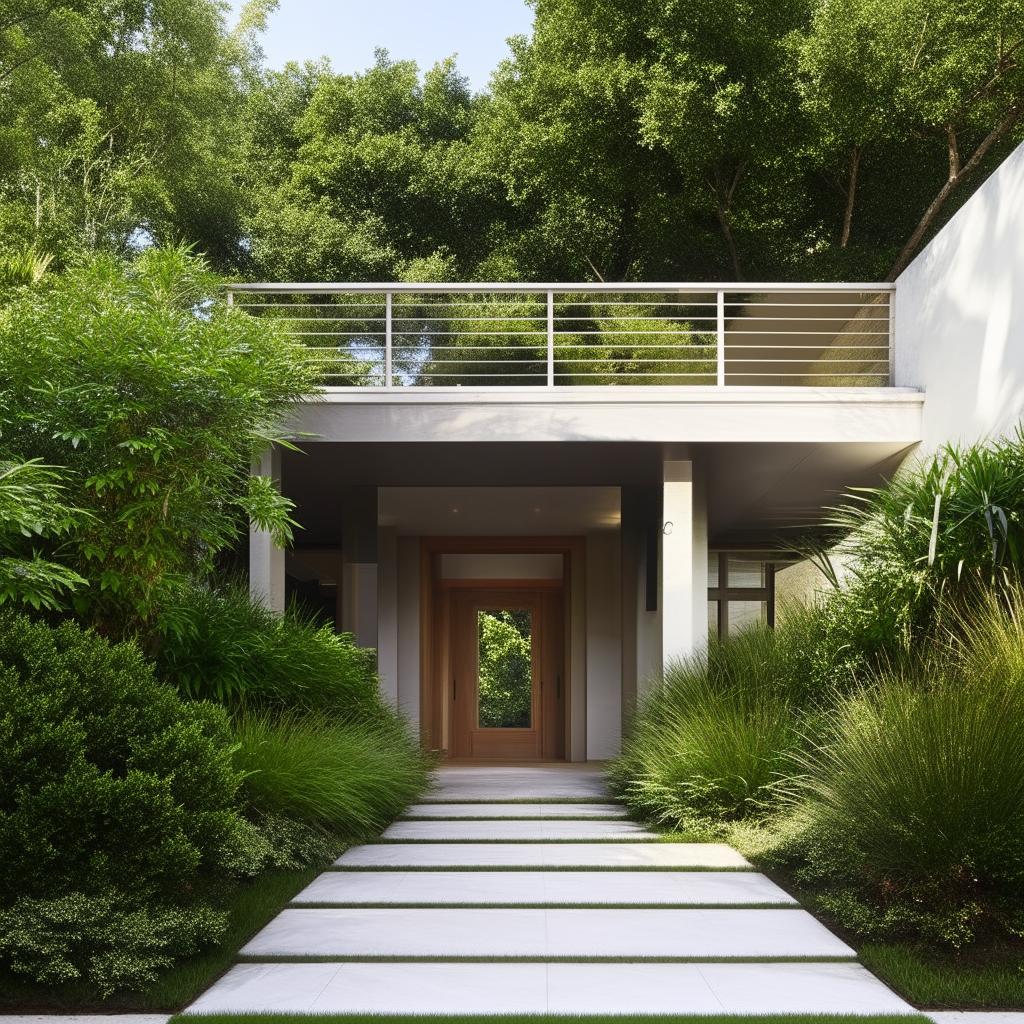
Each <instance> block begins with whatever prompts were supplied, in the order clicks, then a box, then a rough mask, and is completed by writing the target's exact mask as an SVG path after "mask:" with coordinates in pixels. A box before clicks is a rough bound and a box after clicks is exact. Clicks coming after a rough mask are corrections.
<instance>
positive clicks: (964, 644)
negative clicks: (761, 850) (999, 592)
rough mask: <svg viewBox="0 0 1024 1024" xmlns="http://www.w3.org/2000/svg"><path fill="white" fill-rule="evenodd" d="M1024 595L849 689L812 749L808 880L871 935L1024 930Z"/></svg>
mask: <svg viewBox="0 0 1024 1024" xmlns="http://www.w3.org/2000/svg"><path fill="white" fill-rule="evenodd" d="M1022 612H1024V598H1022V596H1021V593H1020V591H1019V590H1013V591H1011V592H1010V593H1009V595H1008V596H1006V597H1005V598H999V597H996V596H992V597H990V598H989V599H987V600H986V601H985V602H984V603H983V604H981V605H980V606H975V607H974V608H973V609H972V610H971V611H970V612H968V613H960V614H959V615H958V616H957V617H956V622H955V623H954V624H953V625H952V626H951V627H948V628H947V630H946V635H945V636H944V637H940V638H936V639H933V641H932V649H931V650H929V651H927V652H923V653H922V654H921V655H920V656H919V657H918V658H916V659H915V660H914V661H912V662H910V663H909V665H907V666H904V667H901V668H894V669H891V670H887V671H883V672H881V673H880V674H879V675H878V676H877V678H875V679H874V680H873V681H872V682H871V683H870V684H868V685H867V686H865V688H863V689H862V690H861V691H859V692H856V693H853V694H851V695H849V696H847V697H844V698H841V699H840V700H839V701H838V703H837V705H836V710H835V712H834V717H833V718H832V720H831V723H830V726H829V729H828V732H827V734H826V735H825V737H824V738H823V740H822V741H821V742H820V743H819V744H817V745H816V746H814V747H813V749H811V750H810V751H808V752H807V753H806V754H805V755H803V757H802V758H801V768H802V769H803V778H802V780H801V781H800V782H799V785H798V788H799V791H800V792H801V799H800V806H799V809H798V815H799V816H800V818H801V819H802V820H803V823H804V825H803V828H804V833H803V839H802V850H801V859H802V861H803V865H804V866H803V867H802V868H801V870H800V874H801V877H802V878H803V879H804V880H805V881H808V882H811V883H813V884H815V885H816V886H823V887H824V888H825V890H826V891H825V892H824V894H823V895H822V896H821V897H820V900H821V904H822V905H823V906H825V907H826V908H828V909H830V910H832V911H833V912H834V913H836V914H837V915H838V916H839V917H840V918H841V920H843V922H844V923H845V924H847V925H848V926H850V927H852V928H854V929H855V930H857V931H859V932H861V933H863V934H868V935H878V936H885V935H893V936H899V935H905V936H911V937H921V938H924V939H926V940H928V941H932V942H941V943H946V944H949V945H952V946H957V947H959V946H963V945H966V944H968V943H970V942H972V941H974V940H976V939H977V938H979V937H982V936H984V935H986V934H990V933H992V932H996V933H1002V934H1006V933H1010V934H1019V930H1020V928H1021V927H1022V926H1024V645H1022V641H1024V630H1022V627H1021V622H1022Z"/></svg>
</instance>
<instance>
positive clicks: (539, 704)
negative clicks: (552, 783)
mask: <svg viewBox="0 0 1024 1024" xmlns="http://www.w3.org/2000/svg"><path fill="white" fill-rule="evenodd" d="M562 620H563V615H562V588H561V587H560V586H559V587H553V586H548V587H544V588H533V587H528V586H520V587H500V588H499V587H487V586H481V587H471V588H460V589H459V590H457V591H456V592H454V593H453V594H452V595H451V613H450V623H451V638H450V645H451V646H450V650H451V654H452V657H451V680H450V687H451V690H450V694H449V699H450V701H451V705H450V706H451V719H450V721H451V744H450V748H449V753H450V755H451V756H452V757H469V758H481V759H499V760H526V761H532V760H537V759H540V758H554V757H561V756H563V755H562V749H561V748H562V737H563V735H564V725H563V718H564V712H563V707H564V702H565V698H564V690H565V685H564V679H563V668H564V665H563V662H564V652H563V647H562V645H563V643H564V640H563V634H564V630H563V624H562Z"/></svg>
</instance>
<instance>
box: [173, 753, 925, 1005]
mask: <svg viewBox="0 0 1024 1024" xmlns="http://www.w3.org/2000/svg"><path fill="white" fill-rule="evenodd" d="M239 956H240V962H239V963H238V964H236V965H235V966H234V967H233V968H231V970H230V971H228V973H227V974H226V975H225V976H224V977H222V978H221V979H220V980H219V981H218V982H216V984H214V985H213V986H212V987H211V988H210V989H209V990H208V991H207V992H206V993H204V994H203V995H202V996H200V998H199V999H197V1000H196V1002H194V1003H193V1004H192V1005H191V1006H190V1007H189V1008H188V1010H187V1011H186V1012H187V1013H190V1014H212V1013H231V1012H234V1013H310V1014H325V1013H333V1014H383V1015H387V1014H411V1013H416V1014H494V1013H503V1014H545V1013H553V1014H565V1015H579V1014H602V1015H610V1014H634V1015H642V1014H651V1015H655V1014H758V1015H764V1014H795V1013H831V1014H839V1013H845V1014H883V1013H888V1014H909V1013H914V1012H915V1011H914V1010H913V1009H912V1007H910V1006H909V1005H908V1004H907V1003H905V1002H904V1001H903V1000H902V999H900V998H899V997H898V996H896V995H895V994H894V993H893V992H891V991H890V990H889V989H888V988H887V987H886V986H885V985H883V984H882V983H881V982H880V981H879V980H878V979H877V978H875V977H874V976H873V975H872V974H870V973H869V972H868V971H867V970H865V968H863V967H862V966H861V965H860V964H858V963H857V962H856V958H855V955H854V951H853V950H852V949H851V948H850V947H849V946H847V945H846V944H845V943H844V942H842V941H841V940H840V939H839V938H837V937H836V936H835V935H833V934H832V933H831V932H829V931H828V929H826V928H825V927H824V926H823V925H822V924H820V923H819V922H818V921H817V920H815V918H813V917H812V916H811V915H810V914H808V913H807V912H806V911H804V910H801V909H800V908H799V907H798V906H797V905H796V903H795V901H794V900H793V899H792V897H790V896H789V895H788V894H787V893H785V892H784V891H783V890H782V889H780V888H779V887H778V886H777V885H775V884H774V883H773V882H772V881H770V880H769V879H768V878H766V877H764V876H763V875H761V874H758V873H756V872H755V871H753V870H752V869H751V867H750V865H749V864H748V863H747V862H746V861H745V860H744V859H743V858H742V857H741V856H740V855H739V854H738V853H736V851H735V850H732V849H731V848H730V847H728V846H725V845H723V844H715V843H667V842H664V841H662V840H661V838H660V837H659V836H657V835H655V834H652V833H650V832H648V831H646V830H645V829H643V828H642V827H640V826H638V825H636V824H634V823H632V822H629V821H628V820H626V818H625V814H624V812H623V809H622V808H621V807H620V806H618V805H616V804H614V803H611V802H610V801H609V798H608V794H607V792H606V791H605V788H604V784H603V781H602V778H601V774H600V771H599V769H598V768H597V767H595V766H587V765H584V766H575V765H552V766H543V767H521V768H504V767H493V768H492V767H476V766H472V767H471V766H457V767H455V766H453V767H445V768H442V769H440V771H439V772H438V773H437V782H436V784H435V787H434V789H433V791H432V792H431V794H430V797H429V802H425V803H422V804H418V805H416V806H414V807H411V808H409V810H408V811H407V813H406V815H405V816H404V818H403V820H401V821H398V822H396V823H395V824H394V825H392V826H391V827H390V828H389V829H388V830H387V831H386V832H385V833H384V836H383V837H382V840H381V841H380V842H377V843H372V844H368V845H366V846H361V847H357V848H355V849H352V850H348V851H347V852H346V853H345V854H344V855H343V856H342V857H340V858H339V859H338V861H337V862H336V864H335V865H334V869H333V870H331V871H328V872H325V873H324V874H322V875H321V876H320V877H319V878H317V879H315V880H314V881H313V883H312V884H311V885H310V886H309V887H308V888H306V889H305V890H304V891H303V892H301V893H299V895H298V896H296V897H295V899H294V900H293V901H292V905H291V906H290V907H288V908H287V909H286V910H284V911H282V912H281V913H280V914H279V915H278V916H277V917H276V918H275V919H274V920H273V921H271V922H270V923H269V924H268V925H267V926H266V927H265V928H264V929H263V930H262V931H261V932H260V933H259V934H257V935H256V936H255V937H254V938H253V939H252V941H250V942H249V943H248V944H247V945H246V946H245V947H244V948H243V949H242V950H241V953H240V955H239ZM787 961H788V962H787Z"/></svg>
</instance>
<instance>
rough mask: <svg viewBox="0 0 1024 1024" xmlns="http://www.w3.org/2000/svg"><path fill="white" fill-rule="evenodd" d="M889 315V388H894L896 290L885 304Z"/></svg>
mask: <svg viewBox="0 0 1024 1024" xmlns="http://www.w3.org/2000/svg"><path fill="white" fill-rule="evenodd" d="M885 308H886V310H887V311H888V313H889V376H888V378H887V380H888V383H889V387H891V388H894V387H895V386H896V289H895V288H893V290H892V291H891V292H889V301H888V302H887V303H886V304H885Z"/></svg>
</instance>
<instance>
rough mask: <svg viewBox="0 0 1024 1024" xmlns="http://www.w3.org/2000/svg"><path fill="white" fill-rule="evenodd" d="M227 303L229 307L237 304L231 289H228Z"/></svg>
mask: <svg viewBox="0 0 1024 1024" xmlns="http://www.w3.org/2000/svg"><path fill="white" fill-rule="evenodd" d="M227 302H228V305H229V306H233V305H234V304H235V293H234V292H233V291H232V290H231V289H230V288H229V289H228V294H227Z"/></svg>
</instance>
